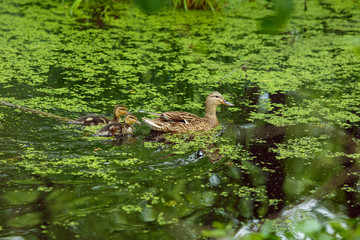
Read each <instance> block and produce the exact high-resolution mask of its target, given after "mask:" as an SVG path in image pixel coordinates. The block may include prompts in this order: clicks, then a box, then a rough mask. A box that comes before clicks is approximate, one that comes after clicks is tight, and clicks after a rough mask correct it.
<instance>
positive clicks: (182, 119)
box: [142, 92, 234, 133]
mask: <svg viewBox="0 0 360 240" xmlns="http://www.w3.org/2000/svg"><path fill="white" fill-rule="evenodd" d="M219 105H227V106H234V104H232V103H229V102H228V101H226V100H225V98H224V97H223V95H221V93H219V92H212V93H210V94H209V95H208V96H207V98H206V102H205V117H203V118H201V117H198V116H197V115H195V114H192V113H189V112H183V111H174V112H163V113H160V114H159V113H155V115H157V116H159V117H158V118H154V119H148V118H143V119H142V120H143V121H144V122H145V123H146V124H147V125H148V126H149V127H150V128H151V129H152V130H154V131H157V132H172V133H184V132H201V131H207V130H211V129H213V128H216V127H217V126H218V125H219V120H218V119H217V117H216V107H217V106H219ZM152 114H154V113H152Z"/></svg>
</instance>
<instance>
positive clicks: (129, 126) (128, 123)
mask: <svg viewBox="0 0 360 240" xmlns="http://www.w3.org/2000/svg"><path fill="white" fill-rule="evenodd" d="M133 124H141V123H140V121H139V120H138V119H137V118H136V116H135V115H133V114H128V115H126V116H125V120H124V122H122V123H110V124H108V125H106V126H104V127H103V128H101V129H100V131H98V132H97V133H95V136H103V137H113V136H121V135H126V134H130V133H132V132H133V131H134V126H133Z"/></svg>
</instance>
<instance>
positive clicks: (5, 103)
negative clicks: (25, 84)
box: [0, 100, 79, 124]
mask: <svg viewBox="0 0 360 240" xmlns="http://www.w3.org/2000/svg"><path fill="white" fill-rule="evenodd" d="M0 104H2V105H4V106H8V107H13V108H17V109H20V110H21V111H24V112H32V113H36V114H39V115H43V116H45V117H50V118H54V119H57V120H60V121H62V122H67V123H74V124H79V122H77V121H74V120H72V119H70V118H67V117H62V116H58V115H55V114H52V113H47V112H43V111H40V110H37V109H32V108H28V107H23V106H20V105H16V104H12V103H9V102H6V101H4V100H0Z"/></svg>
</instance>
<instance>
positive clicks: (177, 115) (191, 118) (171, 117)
mask: <svg viewBox="0 0 360 240" xmlns="http://www.w3.org/2000/svg"><path fill="white" fill-rule="evenodd" d="M159 116H160V118H161V119H163V120H165V121H168V122H182V123H192V122H196V121H199V120H200V119H201V118H200V117H198V116H196V115H195V114H192V113H189V112H182V111H175V112H164V113H161V114H160V115H159Z"/></svg>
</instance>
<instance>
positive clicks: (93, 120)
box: [75, 105, 128, 126]
mask: <svg viewBox="0 0 360 240" xmlns="http://www.w3.org/2000/svg"><path fill="white" fill-rule="evenodd" d="M127 113H128V112H127V110H126V107H125V106H124V105H117V106H115V108H114V117H113V118H112V119H110V118H107V117H104V116H101V115H95V114H91V115H87V116H83V117H81V118H78V119H76V120H75V121H77V122H79V123H80V124H82V125H87V126H91V125H99V124H109V123H119V122H120V121H121V116H122V115H125V114H127Z"/></svg>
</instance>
